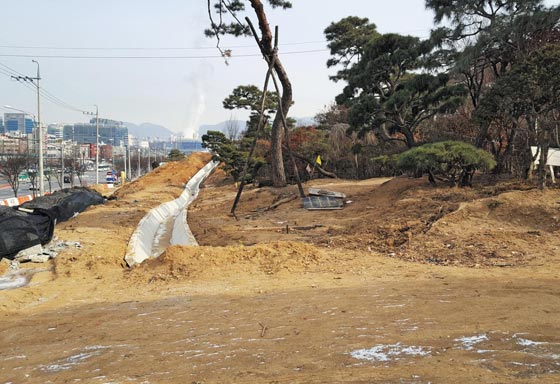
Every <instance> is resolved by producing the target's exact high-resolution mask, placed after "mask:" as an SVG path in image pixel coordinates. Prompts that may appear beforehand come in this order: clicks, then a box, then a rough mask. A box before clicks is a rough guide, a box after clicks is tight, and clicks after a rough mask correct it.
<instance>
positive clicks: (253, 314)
mask: <svg viewBox="0 0 560 384" xmlns="http://www.w3.org/2000/svg"><path fill="white" fill-rule="evenodd" d="M208 160H209V155H207V154H195V155H192V156H190V157H189V158H188V159H186V160H185V161H183V162H179V163H169V164H166V165H165V166H163V167H161V168H158V169H156V170H155V171H153V172H151V173H150V174H148V175H146V176H144V177H142V178H141V179H139V180H137V181H136V182H134V183H130V184H128V185H126V186H124V187H122V188H120V189H119V190H117V191H116V192H115V193H114V196H115V197H116V199H115V200H110V201H108V202H107V204H105V205H103V206H96V207H91V208H89V209H88V210H87V211H86V212H84V213H82V214H80V215H79V216H77V217H75V218H73V219H72V220H70V221H68V222H66V223H61V224H59V225H58V226H57V228H56V230H55V234H56V235H57V236H58V238H60V239H64V240H69V241H80V242H81V244H82V248H79V249H78V248H75V249H74V248H73V249H67V250H65V251H64V252H62V253H61V254H60V255H59V256H58V257H57V258H56V259H55V260H54V261H52V262H51V263H50V264H49V265H48V266H40V267H37V265H24V266H23V267H24V268H26V271H27V272H28V273H29V274H30V275H31V274H33V270H34V269H37V268H43V269H44V268H45V267H47V268H50V270H49V271H46V272H45V271H43V272H37V273H35V274H34V275H33V277H32V279H31V282H30V284H29V285H28V286H26V287H23V288H19V289H14V290H5V291H0V309H1V312H0V319H1V320H2V322H1V325H0V361H1V362H2V363H1V364H0V382H13V383H20V382H25V383H45V382H53V383H64V382H83V383H125V382H127V383H128V382H132V383H229V382H231V383H343V382H344V383H377V382H379V383H387V382H391V383H392V382H395V383H429V382H431V383H448V382H457V383H470V382H483V383H512V382H519V383H555V382H559V381H560V326H559V324H560V284H559V282H560V272H559V270H558V261H559V258H560V236H559V235H560V191H559V190H558V189H549V190H547V191H544V192H541V191H537V190H535V189H533V188H531V186H530V185H526V184H521V183H517V182H512V181H507V180H501V181H497V180H490V179H488V180H475V184H476V186H475V188H471V189H450V188H447V187H444V186H441V187H438V188H432V187H430V186H429V185H428V184H427V182H426V181H425V180H423V179H409V178H406V177H399V178H394V179H371V180H364V181H350V180H327V179H320V180H313V181H311V182H309V183H307V185H306V186H305V188H307V187H310V186H315V187H320V188H325V189H329V190H335V191H339V192H343V193H345V194H346V195H347V196H346V198H345V201H346V204H345V206H344V209H342V210H337V211H307V210H305V209H303V208H302V206H301V202H300V200H299V198H298V194H297V188H296V187H294V186H289V187H286V188H281V189H273V188H254V187H247V189H246V190H245V192H244V194H243V195H242V198H241V201H240V204H239V208H238V210H237V212H236V216H237V218H235V217H233V216H232V215H230V214H229V212H230V209H231V204H232V202H233V198H234V196H235V193H236V189H235V185H234V184H233V183H231V182H229V181H228V179H227V178H226V177H225V176H224V174H223V172H221V171H220V170H218V171H217V172H215V173H214V174H213V175H212V176H211V177H210V178H209V180H207V182H206V183H205V187H204V188H203V189H202V191H201V194H200V196H199V198H198V199H197V200H196V201H195V202H194V203H193V204H192V205H191V207H190V208H189V212H188V220H189V225H190V226H191V230H192V231H193V232H194V234H195V236H196V238H197V239H198V241H199V243H200V244H201V246H200V247H185V246H173V247H170V248H168V250H167V251H166V252H165V253H164V254H163V255H162V256H160V257H159V258H157V259H153V260H149V261H147V262H145V263H143V264H142V265H140V266H138V267H136V268H133V269H129V268H127V267H126V266H125V264H124V262H123V257H124V253H125V250H126V246H127V243H128V239H129V238H130V235H131V234H132V232H133V230H134V229H135V227H136V225H137V223H138V222H139V221H140V219H141V218H142V217H143V216H144V215H145V214H146V213H147V211H148V210H149V209H151V208H153V207H155V206H157V205H158V204H160V203H163V202H165V201H169V200H171V199H173V198H175V197H177V196H178V195H179V194H180V193H181V192H182V187H183V185H184V183H185V182H186V181H187V180H188V179H189V178H190V177H191V176H192V175H194V173H195V172H196V171H197V170H198V169H200V168H201V167H202V166H203V165H204V164H205V162H207V161H208ZM278 202H282V203H281V204H279V205H278V206H277V207H275V208H271V207H273V206H274V204H275V203H278ZM0 266H1V267H0V268H3V270H4V271H5V270H6V269H7V263H5V262H2V263H0ZM0 272H2V269H0Z"/></svg>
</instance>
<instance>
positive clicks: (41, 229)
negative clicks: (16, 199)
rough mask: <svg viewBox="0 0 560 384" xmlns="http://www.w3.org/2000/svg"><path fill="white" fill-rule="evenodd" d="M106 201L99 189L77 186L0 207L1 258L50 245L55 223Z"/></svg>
mask: <svg viewBox="0 0 560 384" xmlns="http://www.w3.org/2000/svg"><path fill="white" fill-rule="evenodd" d="M104 201H105V200H104V198H103V196H101V194H99V193H98V192H96V191H92V190H90V189H87V188H82V187H75V188H68V189H63V190H61V191H57V192H54V193H53V194H51V195H47V196H42V197H38V198H36V199H35V200H32V201H28V202H26V203H23V204H22V205H21V206H19V207H15V208H9V207H4V206H0V258H2V257H9V256H15V254H17V253H18V252H19V251H21V250H22V249H27V248H30V247H32V246H34V245H38V244H41V245H44V244H47V243H48V242H50V241H51V239H52V237H53V233H54V226H55V224H56V223H59V222H62V221H66V220H68V219H70V218H71V217H73V216H75V215H76V214H78V213H80V212H83V211H84V210H85V209H86V208H87V207H89V206H90V205H96V204H102V203H104ZM21 208H23V209H24V210H21Z"/></svg>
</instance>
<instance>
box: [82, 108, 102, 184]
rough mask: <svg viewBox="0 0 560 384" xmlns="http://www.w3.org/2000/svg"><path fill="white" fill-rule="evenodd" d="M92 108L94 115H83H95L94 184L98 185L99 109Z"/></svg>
mask: <svg viewBox="0 0 560 384" xmlns="http://www.w3.org/2000/svg"><path fill="white" fill-rule="evenodd" d="M94 107H95V113H93V112H84V115H95V184H99V107H98V106H97V105H94Z"/></svg>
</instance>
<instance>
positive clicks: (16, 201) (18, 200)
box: [0, 195, 33, 207]
mask: <svg viewBox="0 0 560 384" xmlns="http://www.w3.org/2000/svg"><path fill="white" fill-rule="evenodd" d="M31 200H33V196H32V195H25V196H19V197H11V198H9V199H4V200H0V205H4V206H7V207H16V206H18V205H21V204H23V203H25V202H26V201H31Z"/></svg>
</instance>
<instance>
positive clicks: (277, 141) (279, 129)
mask: <svg viewBox="0 0 560 384" xmlns="http://www.w3.org/2000/svg"><path fill="white" fill-rule="evenodd" d="M250 1H251V6H252V7H253V9H254V10H255V14H256V15H257V18H258V20H259V29H260V31H261V34H262V38H261V53H262V54H263V55H264V56H266V57H267V58H268V59H269V60H273V58H274V54H275V53H274V48H273V46H272V32H271V30H270V26H269V24H268V20H267V18H266V14H265V13H264V7H263V4H262V2H261V1H260V0H250ZM274 70H275V71H276V73H277V75H278V80H280V84H282V97H281V103H282V111H283V113H284V116H287V115H288V110H289V109H290V106H291V105H292V83H291V82H290V79H289V78H288V74H287V73H286V70H285V69H284V67H283V66H282V63H281V62H280V60H279V59H278V57H276V61H275V62H274ZM264 91H265V92H266V89H265V90H264ZM283 137H284V135H283V123H282V116H281V114H280V112H278V113H276V117H275V118H274V122H273V123H272V132H271V147H270V156H271V163H272V164H271V166H272V184H273V185H274V186H275V187H283V186H285V185H286V172H285V171H284V159H283V156H282V140H283Z"/></svg>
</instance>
